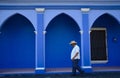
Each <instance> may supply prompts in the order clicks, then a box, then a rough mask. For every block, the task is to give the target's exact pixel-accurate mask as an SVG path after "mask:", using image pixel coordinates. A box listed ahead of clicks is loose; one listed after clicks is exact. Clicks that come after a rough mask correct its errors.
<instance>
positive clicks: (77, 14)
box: [44, 10, 82, 30]
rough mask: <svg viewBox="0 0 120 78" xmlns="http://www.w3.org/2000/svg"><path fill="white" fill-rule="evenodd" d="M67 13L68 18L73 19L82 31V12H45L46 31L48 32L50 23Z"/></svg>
mask: <svg viewBox="0 0 120 78" xmlns="http://www.w3.org/2000/svg"><path fill="white" fill-rule="evenodd" d="M62 13H65V14H67V15H68V16H70V17H72V18H73V19H74V20H75V21H76V23H77V24H78V26H79V28H80V29H82V17H81V12H80V10H45V13H44V30H46V28H47V26H48V24H49V22H50V21H51V20H52V19H53V18H54V17H56V16H57V15H59V14H62Z"/></svg>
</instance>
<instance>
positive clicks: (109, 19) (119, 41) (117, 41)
mask: <svg viewBox="0 0 120 78" xmlns="http://www.w3.org/2000/svg"><path fill="white" fill-rule="evenodd" d="M91 28H98V30H99V29H105V34H106V35H105V41H106V42H105V43H106V45H107V46H106V47H105V48H106V57H107V61H106V62H105V63H99V64H92V66H104V67H106V66H107V67H108V66H110V67H115V66H117V67H119V66H120V63H119V62H117V61H116V60H120V57H119V54H120V52H119V45H120V23H119V21H118V20H117V19H116V18H115V17H114V16H113V15H111V14H109V13H105V14H103V15H101V16H99V17H98V18H97V19H96V20H95V21H94V23H93V25H92V27H91ZM98 41H99V39H98V40H97V43H99V42H98Z"/></svg>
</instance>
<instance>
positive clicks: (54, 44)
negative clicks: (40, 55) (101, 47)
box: [45, 13, 81, 68]
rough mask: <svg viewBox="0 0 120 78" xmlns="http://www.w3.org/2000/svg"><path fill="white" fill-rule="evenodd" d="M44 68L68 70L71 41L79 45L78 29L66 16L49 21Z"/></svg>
mask: <svg viewBox="0 0 120 78" xmlns="http://www.w3.org/2000/svg"><path fill="white" fill-rule="evenodd" d="M46 31H47V33H46V38H45V56H46V68H70V67H71V60H70V54H71V49H72V47H71V46H70V45H69V42H70V41H71V40H76V41H77V42H78V45H79V46H80V43H81V39H80V37H81V35H80V32H79V31H80V28H79V26H78V24H77V23H76V22H75V21H74V20H73V19H72V18H71V17H70V16H68V15H66V14H64V13H62V14H60V15H58V16H56V17H55V18H53V19H52V20H51V22H50V23H49V24H48V26H47V28H46Z"/></svg>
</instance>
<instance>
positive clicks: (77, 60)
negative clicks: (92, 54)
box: [72, 59, 82, 75]
mask: <svg viewBox="0 0 120 78" xmlns="http://www.w3.org/2000/svg"><path fill="white" fill-rule="evenodd" d="M78 63H79V59H75V60H72V74H73V75H76V70H78V71H79V72H80V73H82V70H81V68H80V66H79V65H78Z"/></svg>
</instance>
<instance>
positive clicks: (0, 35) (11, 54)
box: [0, 13, 35, 68]
mask: <svg viewBox="0 0 120 78" xmlns="http://www.w3.org/2000/svg"><path fill="white" fill-rule="evenodd" d="M34 31H35V29H34V26H33V25H32V23H31V22H30V21H29V20H28V19H27V18H26V17H25V16H23V15H21V14H19V13H16V14H14V15H12V16H10V17H9V18H8V19H7V20H6V21H5V22H4V23H3V24H2V27H1V28H0V68H34V67H35V33H34Z"/></svg>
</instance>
